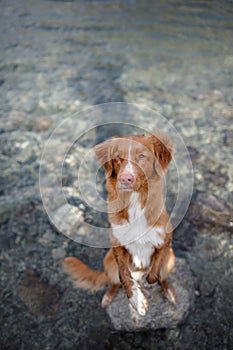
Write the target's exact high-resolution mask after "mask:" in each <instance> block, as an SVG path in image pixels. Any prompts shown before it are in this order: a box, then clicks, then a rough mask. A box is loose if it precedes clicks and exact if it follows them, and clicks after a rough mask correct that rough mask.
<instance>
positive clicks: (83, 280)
mask: <svg viewBox="0 0 233 350" xmlns="http://www.w3.org/2000/svg"><path fill="white" fill-rule="evenodd" d="M95 150H96V155H97V158H98V160H99V161H100V163H101V165H102V166H103V167H104V169H105V171H106V188H107V191H108V215H109V221H110V224H111V229H110V239H111V244H112V248H111V249H110V250H109V251H108V253H107V254H106V257H105V259H104V271H95V270H91V269H89V268H88V267H87V266H86V265H85V264H83V263H82V262H81V261H80V260H78V259H76V258H73V257H69V258H66V259H65V260H64V262H63V265H64V268H65V271H66V272H67V273H68V274H70V275H71V276H72V278H73V281H74V284H75V286H76V287H78V288H83V289H87V290H91V291H96V290H99V289H102V288H103V287H104V286H108V287H109V288H108V290H107V291H106V293H105V295H104V297H103V299H102V306H103V307H105V306H107V305H108V304H109V303H110V302H111V301H112V300H113V298H114V296H115V295H116V293H117V290H118V288H119V287H120V286H123V287H124V289H125V291H126V294H127V297H128V299H129V301H130V303H131V304H132V306H133V307H134V308H135V309H136V310H137V311H138V313H139V314H140V315H145V313H146V311H147V308H148V302H147V299H146V297H145V296H144V295H143V293H142V291H141V288H140V284H139V283H140V281H141V279H142V278H143V276H146V280H147V282H148V283H150V284H151V283H155V282H159V284H160V285H161V286H162V288H163V291H164V293H165V296H166V297H167V299H168V300H169V301H171V302H172V303H176V294H175V291H174V289H173V288H172V287H171V286H170V285H169V284H168V282H167V281H166V279H167V277H168V275H169V274H170V272H171V271H172V269H173V267H174V264H175V255H174V252H173V249H172V247H171V242H172V226H171V223H170V218H169V215H168V213H167V211H166V208H165V200H164V179H163V178H164V174H165V173H166V170H167V167H168V164H169V163H170V161H171V159H172V153H173V145H172V142H171V140H170V139H169V138H168V136H167V135H165V134H164V133H162V132H160V131H158V130H156V131H155V132H154V133H153V135H147V136H144V135H128V136H124V137H114V138H111V139H109V140H107V141H105V142H103V143H101V144H99V145H97V146H96V147H95Z"/></svg>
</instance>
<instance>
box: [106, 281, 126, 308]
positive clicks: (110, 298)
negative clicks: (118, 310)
mask: <svg viewBox="0 0 233 350" xmlns="http://www.w3.org/2000/svg"><path fill="white" fill-rule="evenodd" d="M120 286H121V285H120V284H114V285H112V286H110V287H109V289H108V290H107V291H106V293H105V294H104V296H103V299H102V302H101V306H102V307H106V306H108V305H109V304H110V303H111V302H112V301H113V299H114V298H115V296H116V294H117V291H118V289H119V288H120Z"/></svg>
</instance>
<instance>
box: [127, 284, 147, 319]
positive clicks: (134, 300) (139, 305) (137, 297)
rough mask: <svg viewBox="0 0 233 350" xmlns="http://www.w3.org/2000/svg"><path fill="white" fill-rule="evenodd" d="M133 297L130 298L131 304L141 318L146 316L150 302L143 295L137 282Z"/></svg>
mask: <svg viewBox="0 0 233 350" xmlns="http://www.w3.org/2000/svg"><path fill="white" fill-rule="evenodd" d="M132 292H133V295H132V297H131V298H129V301H130V304H131V305H132V306H133V307H134V308H135V309H136V310H137V312H138V313H139V314H140V315H141V316H145V314H146V312H147V308H148V301H147V299H146V297H145V296H144V295H143V293H142V291H141V289H140V288H139V286H138V284H137V282H136V281H134V285H133V287H132Z"/></svg>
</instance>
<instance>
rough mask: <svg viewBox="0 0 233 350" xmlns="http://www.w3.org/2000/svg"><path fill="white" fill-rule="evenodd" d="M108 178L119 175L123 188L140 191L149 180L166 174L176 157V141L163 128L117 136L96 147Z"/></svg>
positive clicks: (118, 179) (119, 187)
mask: <svg viewBox="0 0 233 350" xmlns="http://www.w3.org/2000/svg"><path fill="white" fill-rule="evenodd" d="M95 151H96V155H97V158H98V160H99V162H100V164H101V165H102V166H103V167H104V169H105V171H106V177H107V179H108V178H115V180H116V182H117V187H118V189H120V190H123V191H137V190H139V188H140V187H141V186H143V184H145V183H146V182H147V181H148V180H149V179H151V178H153V177H155V176H160V177H161V176H164V173H165V172H166V170H167V167H168V164H169V163H170V161H171V159H172V154H173V144H172V142H171V140H170V138H169V137H168V136H167V135H166V134H164V133H162V132H161V131H159V130H155V131H154V132H153V134H150V135H147V136H144V135H127V136H122V137H113V138H111V139H108V140H106V141H105V142H103V143H101V144H98V145H97V146H95Z"/></svg>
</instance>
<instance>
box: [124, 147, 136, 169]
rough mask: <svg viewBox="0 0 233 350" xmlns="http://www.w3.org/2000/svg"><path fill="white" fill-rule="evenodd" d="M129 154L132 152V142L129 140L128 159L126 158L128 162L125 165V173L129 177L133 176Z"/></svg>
mask: <svg viewBox="0 0 233 350" xmlns="http://www.w3.org/2000/svg"><path fill="white" fill-rule="evenodd" d="M131 152H132V140H130V142H129V153H128V157H127V159H128V162H127V164H126V167H125V171H127V172H129V173H130V174H131V175H133V176H135V172H134V168H133V164H132V156H131Z"/></svg>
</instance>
